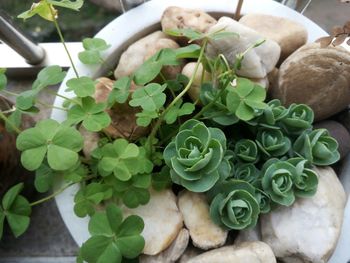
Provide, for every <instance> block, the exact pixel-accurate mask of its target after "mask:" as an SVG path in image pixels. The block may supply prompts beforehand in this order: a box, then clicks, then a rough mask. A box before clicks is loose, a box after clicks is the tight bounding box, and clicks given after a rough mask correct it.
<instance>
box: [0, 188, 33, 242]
mask: <svg viewBox="0 0 350 263" xmlns="http://www.w3.org/2000/svg"><path fill="white" fill-rule="evenodd" d="M22 189H23V183H20V184H17V185H15V186H13V187H12V188H11V189H10V190H8V191H7V192H6V194H5V195H4V197H3V198H2V207H0V239H1V237H2V234H3V228H4V222H5V219H6V220H7V223H8V225H9V226H10V228H11V230H12V233H13V234H14V235H15V237H19V236H20V235H22V234H23V233H24V232H25V231H26V230H27V228H28V226H29V223H30V218H29V215H30V214H31V207H30V204H29V202H28V201H27V199H25V198H24V197H23V196H21V195H19V193H20V192H21V191H22Z"/></svg>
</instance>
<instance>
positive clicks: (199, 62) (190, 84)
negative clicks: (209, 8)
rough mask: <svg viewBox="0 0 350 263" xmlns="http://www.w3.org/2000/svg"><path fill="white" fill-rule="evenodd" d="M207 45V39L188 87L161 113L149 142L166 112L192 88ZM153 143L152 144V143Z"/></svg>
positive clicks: (150, 140)
mask: <svg viewBox="0 0 350 263" xmlns="http://www.w3.org/2000/svg"><path fill="white" fill-rule="evenodd" d="M206 45H207V40H204V41H203V46H202V48H201V51H200V54H199V57H198V60H197V64H196V67H195V69H194V73H193V74H192V77H191V79H190V81H189V82H188V84H187V85H186V87H185V88H184V89H183V90H182V91H181V92H180V93H179V94H178V95H177V96H176V98H175V99H174V100H173V101H172V102H171V103H170V104H169V105H168V107H166V109H165V110H164V111H163V112H162V113H161V115H160V116H159V118H158V120H157V122H156V124H155V125H154V127H153V129H152V131H151V134H150V136H149V137H148V139H149V142H152V140H153V138H154V137H155V135H156V133H157V131H158V129H159V127H160V125H161V124H162V122H163V119H164V116H165V114H166V113H167V112H168V111H169V110H170V109H171V108H172V107H173V106H174V105H175V104H176V103H177V102H178V101H179V100H180V99H181V98H182V97H183V96H184V95H185V94H186V93H187V91H188V90H189V89H190V88H191V86H192V83H193V81H194V79H195V76H196V74H197V71H198V68H199V65H200V64H201V60H202V58H203V55H204V50H205V47H206ZM150 145H151V144H150Z"/></svg>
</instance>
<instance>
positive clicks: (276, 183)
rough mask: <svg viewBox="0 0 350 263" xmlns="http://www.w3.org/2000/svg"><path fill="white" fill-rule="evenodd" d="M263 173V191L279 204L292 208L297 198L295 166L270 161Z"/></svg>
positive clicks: (278, 161)
mask: <svg viewBox="0 0 350 263" xmlns="http://www.w3.org/2000/svg"><path fill="white" fill-rule="evenodd" d="M266 167H267V168H266V169H264V171H263V177H262V180H261V185H262V189H263V190H264V191H265V193H267V194H268V195H269V197H270V198H271V200H272V201H273V202H275V203H277V204H280V205H284V206H290V205H292V204H293V203H294V200H295V196H294V191H293V182H294V181H295V177H296V176H297V171H296V168H295V167H294V165H292V164H291V163H289V162H287V161H280V160H276V161H270V162H269V165H266Z"/></svg>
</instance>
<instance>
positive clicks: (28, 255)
mask: <svg viewBox="0 0 350 263" xmlns="http://www.w3.org/2000/svg"><path fill="white" fill-rule="evenodd" d="M33 1H34V0H0V10H2V11H4V12H5V13H6V14H7V15H8V16H10V17H11V18H12V20H13V22H14V23H15V24H16V25H17V26H18V27H19V28H20V29H22V31H24V32H25V33H26V34H27V35H28V36H29V37H31V38H32V39H33V40H35V41H36V42H58V38H57V35H56V33H55V30H54V27H53V25H52V24H50V23H47V22H46V21H43V20H42V19H40V18H38V17H34V18H33V19H30V20H28V21H26V22H23V21H22V20H20V19H18V18H17V15H19V14H20V13H22V12H23V11H25V10H28V9H29V8H30V7H31V5H32V3H33ZM37 1H39V0H36V1H35V2H37ZM126 1H128V0H126ZM129 1H131V0H129ZM135 1H136V2H138V1H140V2H142V0H133V2H135ZM196 1H200V0H196ZM247 1H254V0H247ZM255 1H256V2H257V4H261V3H260V1H259V0H255ZM343 1H344V0H343ZM279 2H284V3H286V4H288V5H289V6H292V7H293V8H297V10H298V11H300V10H302V9H303V7H304V6H305V5H306V4H307V3H309V0H280V1H279ZM121 13H122V8H121V5H120V2H119V0H85V4H84V6H83V8H82V9H81V12H79V13H76V12H74V11H72V12H69V11H68V12H62V13H61V14H60V15H61V17H60V19H59V21H60V22H59V23H60V26H61V27H62V29H63V31H64V35H65V37H66V40H67V41H81V40H82V39H83V38H85V37H91V36H93V35H95V34H96V33H97V32H98V31H99V30H100V29H101V28H102V27H104V26H105V25H106V24H107V23H109V22H110V21H111V20H113V19H114V18H115V17H117V16H119V15H120V14H121ZM145 15H147V14H145ZM304 15H305V16H307V17H308V18H310V19H311V20H313V21H314V22H315V23H317V24H319V25H320V26H321V27H322V28H323V29H325V30H326V31H328V32H330V31H331V29H332V28H333V27H334V26H336V25H343V24H344V23H345V22H346V21H348V20H350V3H349V4H345V3H341V0H313V1H311V3H310V5H309V6H308V8H307V9H306V11H305V12H304ZM116 37H117V36H116ZM0 59H1V58H0ZM30 83H31V81H30V80H29V81H24V80H22V79H16V80H12V81H11V82H10V85H11V88H12V89H13V90H15V91H16V90H21V89H23V88H27V87H28V86H29V85H30ZM52 99H53V98H49V97H48V98H43V101H47V103H49V104H50V103H52ZM0 176H1V171H0ZM76 252H77V246H76V244H75V243H74V241H73V239H72V238H71V236H70V234H69V233H68V231H67V229H66V228H65V226H64V223H63V222H62V220H61V218H60V215H59V213H58V211H57V208H56V205H55V202H54V201H51V202H48V203H44V204H42V205H40V206H38V207H35V209H34V210H33V216H32V223H31V226H30V228H29V230H28V231H27V232H26V233H25V234H24V235H23V236H21V237H20V238H19V239H15V238H13V237H12V235H11V234H9V233H7V232H6V233H4V239H3V241H1V242H0V263H19V262H20V263H51V262H52V263H53V262H55V263H68V262H69V263H70V262H75V255H76ZM339 263H343V262H339Z"/></svg>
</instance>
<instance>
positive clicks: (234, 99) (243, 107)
mask: <svg viewBox="0 0 350 263" xmlns="http://www.w3.org/2000/svg"><path fill="white" fill-rule="evenodd" d="M265 98H266V90H265V89H264V88H263V87H260V86H259V85H257V84H255V83H253V82H252V81H250V80H249V79H245V78H238V79H237V86H236V88H233V89H230V90H229V93H228V94H227V97H226V106H227V108H228V109H229V110H230V111H231V112H232V113H235V114H236V116H237V117H238V118H239V119H241V120H243V121H249V120H251V119H253V118H254V116H255V111H256V110H263V109H265V108H266V107H267V105H266V104H265V103H264V100H265Z"/></svg>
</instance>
